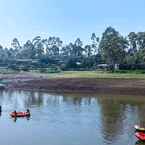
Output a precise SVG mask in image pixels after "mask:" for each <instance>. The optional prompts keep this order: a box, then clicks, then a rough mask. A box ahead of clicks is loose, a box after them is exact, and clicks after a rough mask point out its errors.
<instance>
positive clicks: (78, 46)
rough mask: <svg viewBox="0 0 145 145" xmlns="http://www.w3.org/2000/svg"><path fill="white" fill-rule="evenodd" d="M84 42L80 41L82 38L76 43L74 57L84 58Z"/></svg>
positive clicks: (73, 51)
mask: <svg viewBox="0 0 145 145" xmlns="http://www.w3.org/2000/svg"><path fill="white" fill-rule="evenodd" d="M82 46H83V42H82V41H81V40H80V38H77V39H76V41H75V43H74V46H73V50H72V55H73V56H74V57H81V56H83V51H84V49H83V47H82Z"/></svg>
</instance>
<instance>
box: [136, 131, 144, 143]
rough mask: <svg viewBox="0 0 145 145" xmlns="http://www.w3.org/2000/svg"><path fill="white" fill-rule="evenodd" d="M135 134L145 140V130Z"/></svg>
mask: <svg viewBox="0 0 145 145" xmlns="http://www.w3.org/2000/svg"><path fill="white" fill-rule="evenodd" d="M135 136H136V137H137V138H138V139H139V140H141V141H145V133H143V132H136V133H135Z"/></svg>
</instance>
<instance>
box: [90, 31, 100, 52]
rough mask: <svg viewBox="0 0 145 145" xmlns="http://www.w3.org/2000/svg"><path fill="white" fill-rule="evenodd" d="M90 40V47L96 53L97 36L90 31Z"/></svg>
mask: <svg viewBox="0 0 145 145" xmlns="http://www.w3.org/2000/svg"><path fill="white" fill-rule="evenodd" d="M91 41H92V45H91V47H92V50H93V53H94V54H95V55H96V54H98V45H99V37H96V34H95V33H92V35H91Z"/></svg>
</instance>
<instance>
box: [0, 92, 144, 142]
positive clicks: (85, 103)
mask: <svg viewBox="0 0 145 145" xmlns="http://www.w3.org/2000/svg"><path fill="white" fill-rule="evenodd" d="M0 104H1V105H2V109H3V112H2V114H1V117H0V144H1V145H145V143H141V142H137V139H136V138H135V136H134V128H133V126H134V124H143V125H145V97H139V96H111V95H107V96H105V95H86V94H82V95H78V94H75V95H72V94H65V95H53V94H48V93H42V92H41V93H40V92H35V93H34V92H23V91H19V92H18V91H14V92H10V91H9V92H0ZM27 108H30V110H31V114H32V115H31V118H29V119H26V118H23V119H20V118H19V119H17V120H13V119H12V118H11V117H10V116H9V113H10V112H11V111H13V110H15V109H16V110H17V111H18V110H26V109H27Z"/></svg>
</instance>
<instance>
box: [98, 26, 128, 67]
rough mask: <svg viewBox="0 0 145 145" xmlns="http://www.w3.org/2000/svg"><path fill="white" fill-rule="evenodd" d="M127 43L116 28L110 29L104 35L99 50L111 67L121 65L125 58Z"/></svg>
mask: <svg viewBox="0 0 145 145" xmlns="http://www.w3.org/2000/svg"><path fill="white" fill-rule="evenodd" d="M126 48H127V41H126V40H125V39H124V38H123V37H122V36H121V35H120V34H119V32H117V31H116V30H115V29H114V28H112V27H108V28H107V29H106V30H105V32H104V33H103V36H102V39H101V41H100V45H99V50H100V52H101V54H102V57H103V58H104V60H105V62H106V63H107V64H109V65H113V66H114V65H115V64H120V63H121V62H122V61H123V59H124V57H125V49H126Z"/></svg>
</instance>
